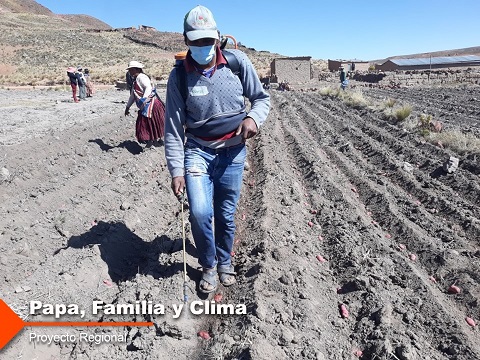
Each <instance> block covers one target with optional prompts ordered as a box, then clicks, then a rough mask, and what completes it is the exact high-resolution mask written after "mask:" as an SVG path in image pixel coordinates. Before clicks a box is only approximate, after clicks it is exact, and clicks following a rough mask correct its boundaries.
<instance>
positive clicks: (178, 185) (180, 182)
mask: <svg viewBox="0 0 480 360" xmlns="http://www.w3.org/2000/svg"><path fill="white" fill-rule="evenodd" d="M171 187H172V191H173V194H174V195H175V196H178V195H180V194H183V192H184V191H185V177H183V176H175V177H174V178H173V179H172V184H171Z"/></svg>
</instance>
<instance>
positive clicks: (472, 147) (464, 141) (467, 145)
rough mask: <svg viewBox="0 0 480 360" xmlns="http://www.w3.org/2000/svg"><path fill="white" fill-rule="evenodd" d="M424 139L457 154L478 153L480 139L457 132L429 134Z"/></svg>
mask: <svg viewBox="0 0 480 360" xmlns="http://www.w3.org/2000/svg"><path fill="white" fill-rule="evenodd" d="M425 138H426V139H427V140H428V141H429V142H431V143H433V144H438V143H440V144H442V145H443V146H444V147H448V148H450V149H452V150H454V151H456V152H458V153H459V154H461V155H463V154H466V153H480V139H479V138H478V137H476V136H475V135H473V134H464V133H462V132H461V131H458V130H452V131H444V132H441V133H435V132H429V133H427V134H426V136H425Z"/></svg>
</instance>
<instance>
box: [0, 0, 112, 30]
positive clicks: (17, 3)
mask: <svg viewBox="0 0 480 360" xmlns="http://www.w3.org/2000/svg"><path fill="white" fill-rule="evenodd" d="M7 13H14V14H32V15H46V16H49V17H58V18H61V19H64V20H66V21H67V22H71V23H72V24H73V25H74V26H75V25H77V26H81V27H84V28H88V29H102V30H106V29H111V28H112V27H111V26H110V25H108V24H106V23H105V22H103V21H101V20H98V19H96V18H94V17H92V16H89V15H58V14H54V13H53V12H52V11H50V10H49V9H47V8H46V7H45V6H43V5H40V4H39V3H37V2H36V1H34V0H0V16H1V15H2V14H7Z"/></svg>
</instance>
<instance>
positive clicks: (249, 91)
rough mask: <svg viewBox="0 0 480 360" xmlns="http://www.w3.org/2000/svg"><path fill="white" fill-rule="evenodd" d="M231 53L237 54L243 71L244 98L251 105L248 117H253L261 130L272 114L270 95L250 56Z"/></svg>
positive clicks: (237, 52) (234, 51)
mask: <svg viewBox="0 0 480 360" xmlns="http://www.w3.org/2000/svg"><path fill="white" fill-rule="evenodd" d="M229 51H231V52H232V53H234V54H235V56H236V57H237V59H238V61H239V63H240V67H241V69H242V71H241V82H242V85H243V96H245V97H246V98H247V99H248V100H249V101H250V103H251V108H250V111H249V112H248V114H247V116H249V117H251V118H252V119H253V120H254V121H255V123H256V124H257V127H258V128H260V126H262V125H263V123H264V122H265V120H266V119H267V116H268V113H269V112H270V95H269V94H268V93H267V92H266V91H265V90H264V89H263V85H262V83H261V82H260V79H259V77H258V75H257V72H256V70H255V67H254V66H253V64H252V62H251V61H250V59H249V58H248V56H247V55H246V54H245V53H243V52H242V51H240V50H229Z"/></svg>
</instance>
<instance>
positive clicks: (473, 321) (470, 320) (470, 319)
mask: <svg viewBox="0 0 480 360" xmlns="http://www.w3.org/2000/svg"><path fill="white" fill-rule="evenodd" d="M465 321H466V322H467V324H468V325H470V326H471V327H475V326H476V325H477V324H475V320H473V319H472V318H469V317H466V318H465Z"/></svg>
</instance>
